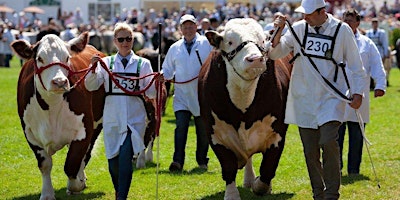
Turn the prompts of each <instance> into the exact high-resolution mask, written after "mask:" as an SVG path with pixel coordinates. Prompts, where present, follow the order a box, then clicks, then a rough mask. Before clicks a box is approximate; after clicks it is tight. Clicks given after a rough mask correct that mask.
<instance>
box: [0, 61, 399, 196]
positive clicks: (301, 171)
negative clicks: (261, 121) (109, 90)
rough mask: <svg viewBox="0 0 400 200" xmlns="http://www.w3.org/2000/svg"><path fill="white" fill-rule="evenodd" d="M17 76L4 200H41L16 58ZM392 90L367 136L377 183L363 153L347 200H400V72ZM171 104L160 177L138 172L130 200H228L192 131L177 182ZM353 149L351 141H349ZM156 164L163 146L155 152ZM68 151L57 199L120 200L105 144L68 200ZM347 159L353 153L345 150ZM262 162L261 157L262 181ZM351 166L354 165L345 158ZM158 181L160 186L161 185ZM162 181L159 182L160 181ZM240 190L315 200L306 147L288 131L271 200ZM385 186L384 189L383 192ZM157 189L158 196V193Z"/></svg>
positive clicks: (1, 191)
mask: <svg viewBox="0 0 400 200" xmlns="http://www.w3.org/2000/svg"><path fill="white" fill-rule="evenodd" d="M12 64H13V65H12V67H11V68H4V67H0V91H1V95H0V119H1V121H0V182H1V187H0V199H15V200H31V199H39V197H40V191H41V176H40V172H39V170H38V168H37V162H36V159H35V157H34V154H33V153H32V151H31V150H30V148H29V146H28V143H27V142H26V140H25V137H24V134H23V132H22V129H21V126H20V122H19V118H18V115H17V107H16V85H17V79H18V73H19V70H20V66H19V62H18V61H17V59H16V58H15V57H14V59H13V62H12ZM390 83H391V87H389V88H388V90H387V93H386V96H385V97H383V98H378V99H374V98H373V97H372V98H371V123H370V124H368V125H367V128H366V132H367V135H368V138H369V140H370V141H371V142H372V143H373V145H372V146H370V147H369V150H370V153H371V157H372V160H373V164H374V165H375V169H376V174H377V177H378V180H377V179H376V178H375V176H374V173H373V171H372V167H371V162H370V159H369V157H368V153H367V151H366V149H365V148H364V154H363V162H362V166H361V175H360V176H355V177H353V176H352V177H349V176H347V174H346V171H345V170H343V179H342V187H341V191H340V192H341V199H354V200H361V199H362V200H364V199H376V200H378V199H379V200H382V199H384V200H394V199H400V190H399V189H400V173H399V171H400V145H399V144H400V134H399V130H400V127H399V126H400V125H399V123H398V122H399V120H400V117H399V116H400V109H399V108H400V105H399V104H400V103H399V104H398V102H400V91H399V89H400V72H399V70H398V69H393V70H392V72H391V74H390ZM171 103H172V100H169V101H168V107H167V111H166V114H165V116H164V117H163V120H162V124H161V133H160V137H159V140H158V141H159V151H158V152H159V154H158V155H159V156H158V157H159V163H160V165H159V166H160V167H159V170H158V176H157V168H156V164H155V163H148V167H147V168H146V169H141V170H135V171H134V174H133V181H132V185H131V189H130V193H129V199H144V200H147V199H156V197H158V199H163V200H164V199H165V200H169V199H171V200H188V199H208V200H211V199H223V196H224V190H225V183H224V182H223V180H222V178H221V170H220V166H219V163H218V161H217V159H216V157H215V155H214V153H213V152H212V150H211V149H210V151H209V157H210V163H209V169H208V171H207V172H202V171H201V170H199V169H198V168H197V163H196V161H195V146H196V144H195V133H194V128H193V125H192V126H191V127H190V130H189V131H190V133H189V139H188V145H187V151H186V154H187V155H186V163H185V167H184V172H183V173H182V174H171V173H169V171H168V166H169V164H170V162H171V161H172V153H173V132H174V127H175V125H174V115H173V111H172V106H171V105H172V104H171ZM345 142H346V144H347V140H346V141H345ZM154 150H155V154H154V158H155V162H157V153H156V152H157V144H156V146H155V148H154ZM66 152H67V149H66V148H64V149H63V150H62V151H60V152H58V153H57V154H56V155H55V156H54V157H53V163H54V166H53V171H52V180H53V186H54V188H55V191H56V198H57V199H74V200H83V199H98V200H100V199H101V200H103V199H110V200H111V199H113V198H114V191H113V186H112V183H111V178H110V176H109V173H108V170H107V161H106V158H105V152H104V147H103V141H102V136H100V137H99V140H97V143H96V147H95V149H94V151H93V153H92V159H91V161H90V162H89V164H88V166H87V168H86V175H87V177H88V180H87V186H88V188H87V189H86V190H85V191H84V192H83V193H82V194H80V195H74V196H68V195H66V182H67V178H66V176H65V174H64V171H63V162H64V159H65V155H66ZM345 152H347V147H346V149H345ZM260 158H261V157H260V155H256V156H254V159H253V160H254V164H255V169H256V174H259V173H258V166H259V163H260ZM344 162H345V164H347V157H344ZM157 177H158V178H157ZM157 180H158V181H157ZM236 183H237V184H238V187H239V191H240V194H241V198H242V199H256V200H257V199H279V200H281V199H282V200H284V199H293V200H308V199H311V198H312V194H311V188H310V184H309V178H308V175H307V171H306V166H305V161H304V157H303V154H302V146H301V142H300V138H299V135H298V132H297V128H296V127H294V126H290V127H289V131H288V133H287V137H286V146H285V149H284V152H283V155H282V158H281V160H280V164H279V167H278V170H277V173H276V177H275V178H274V179H273V181H272V189H273V190H272V195H269V196H263V197H259V196H255V195H253V193H251V192H250V191H249V190H248V189H246V188H243V187H242V183H243V171H242V170H241V171H240V172H239V174H238V176H237V180H236ZM378 183H379V184H380V186H381V188H378V186H377V185H378ZM156 188H158V189H156Z"/></svg>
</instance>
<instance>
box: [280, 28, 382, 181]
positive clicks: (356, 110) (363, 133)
mask: <svg viewBox="0 0 400 200" xmlns="http://www.w3.org/2000/svg"><path fill="white" fill-rule="evenodd" d="M286 24H287V25H288V27H289V30H290V32H291V33H292V35H293V36H294V37H295V39H296V41H297V42H298V43H299V45H300V50H301V54H303V55H304V48H303V46H302V45H301V43H300V40H299V38H298V36H297V34H296V33H295V31H294V29H293V27H292V24H291V23H290V22H289V21H288V20H286ZM304 56H305V55H304ZM308 58H309V61H310V63H311V64H313V62H312V59H311V58H310V57H308ZM339 66H341V68H342V70H343V74H344V77H345V81H346V84H347V86H348V88H349V91H350V84H349V80H348V78H347V76H346V72H345V69H344V66H345V64H344V63H340V64H339ZM316 70H317V69H316ZM312 72H313V74H314V75H315V76H317V75H316V74H315V72H314V71H312ZM323 78H324V77H323ZM317 80H320V79H317ZM322 85H323V86H324V87H325V88H326V89H328V91H329V87H328V86H326V85H325V84H322ZM331 93H333V94H334V95H335V96H336V97H337V98H339V99H341V100H343V101H345V102H347V103H350V102H351V101H350V99H347V98H343V97H342V96H341V95H340V96H339V95H338V94H336V93H335V92H331ZM351 95H352V94H351V92H350V96H351ZM354 112H355V114H356V116H357V119H358V124H359V126H360V129H361V134H362V137H363V141H364V143H365V147H366V149H367V152H368V157H369V160H370V162H371V166H372V171H373V173H374V176H375V180H376V181H377V185H378V188H381V186H380V183H379V182H380V181H379V178H378V176H377V174H376V170H375V166H374V163H373V161H372V157H371V153H370V151H369V145H371V143H370V142H369V140H368V139H367V137H366V135H365V128H364V120H363V119H362V117H361V114H360V111H359V110H358V109H354Z"/></svg>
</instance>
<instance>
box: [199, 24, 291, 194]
mask: <svg viewBox="0 0 400 200" xmlns="http://www.w3.org/2000/svg"><path fill="white" fill-rule="evenodd" d="M206 36H207V39H208V40H209V41H210V44H211V45H212V46H214V47H215V49H214V50H213V51H212V52H211V53H210V56H209V57H208V58H207V60H206V62H205V63H204V65H203V67H202V69H201V71H200V75H199V85H198V87H199V102H200V114H201V117H202V119H203V121H204V123H205V127H206V132H207V135H208V139H209V142H210V146H211V148H212V149H213V151H214V153H215V154H216V156H217V158H218V160H219V162H220V165H221V168H222V178H223V180H224V181H225V183H226V190H225V196H224V199H240V194H239V191H238V189H237V187H236V182H235V181H236V175H237V172H238V169H242V168H243V167H245V172H244V187H248V188H252V191H253V193H255V194H257V195H264V194H271V191H272V187H271V180H272V179H273V178H274V176H275V172H276V169H277V167H278V163H279V160H280V157H281V154H282V151H283V148H284V143H285V136H286V131H287V128H288V125H286V124H285V123H284V122H283V120H284V113H285V106H286V96H287V91H288V86H289V78H290V70H291V65H290V64H289V59H290V56H288V58H285V59H279V60H276V61H273V60H267V58H266V56H265V54H266V49H265V48H263V47H264V46H265V45H266V42H267V41H266V36H265V34H264V31H263V28H262V27H261V25H260V24H259V23H258V22H257V21H255V20H254V19H251V18H247V19H231V20H229V21H228V22H227V24H226V26H225V29H224V31H223V32H221V33H218V32H217V31H208V32H207V33H206ZM255 153H262V154H263V157H262V159H263V160H262V162H261V166H260V168H259V169H260V176H258V177H257V178H256V177H255V172H254V170H253V165H252V155H254V154H255Z"/></svg>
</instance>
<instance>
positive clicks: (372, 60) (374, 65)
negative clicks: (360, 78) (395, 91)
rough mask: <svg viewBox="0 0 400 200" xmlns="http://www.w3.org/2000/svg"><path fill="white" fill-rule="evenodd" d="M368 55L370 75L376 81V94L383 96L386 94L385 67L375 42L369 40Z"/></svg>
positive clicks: (376, 95)
mask: <svg viewBox="0 0 400 200" xmlns="http://www.w3.org/2000/svg"><path fill="white" fill-rule="evenodd" d="M368 44H369V48H368V52H369V53H368V57H369V63H368V64H369V65H370V66H371V72H370V75H371V77H372V79H374V81H375V88H374V96H375V97H381V96H383V95H385V89H386V72H385V69H384V67H383V63H382V59H381V55H380V54H379V50H378V48H377V47H376V46H375V44H374V42H372V41H371V40H369V43H368Z"/></svg>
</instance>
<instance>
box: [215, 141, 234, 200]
mask: <svg viewBox="0 0 400 200" xmlns="http://www.w3.org/2000/svg"><path fill="white" fill-rule="evenodd" d="M211 148H212V149H213V150H214V153H215V155H216V156H217V158H218V160H219V163H220V165H221V168H222V179H223V180H224V181H225V184H226V189H225V196H224V199H225V200H237V199H240V194H239V190H238V189H237V187H236V182H235V180H236V175H237V171H238V161H237V158H236V155H235V154H234V153H233V152H232V151H231V150H229V149H227V148H226V147H224V146H222V145H218V144H217V145H211Z"/></svg>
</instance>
